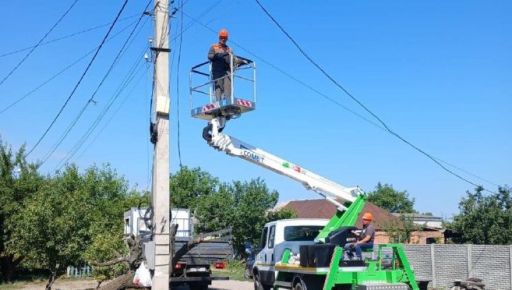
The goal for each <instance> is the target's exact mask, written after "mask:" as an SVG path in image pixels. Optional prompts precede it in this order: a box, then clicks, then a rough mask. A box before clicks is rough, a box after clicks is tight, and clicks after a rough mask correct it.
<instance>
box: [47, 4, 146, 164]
mask: <svg viewBox="0 0 512 290" xmlns="http://www.w3.org/2000/svg"><path fill="white" fill-rule="evenodd" d="M151 1H152V0H149V1H148V3H147V5H146V7H145V8H144V10H143V11H142V13H141V14H140V17H139V19H138V21H137V23H136V24H135V26H134V27H133V29H132V31H131V32H130V34H129V35H128V37H127V38H126V40H125V41H124V43H123V45H122V46H121V48H120V49H119V51H118V52H117V54H116V56H115V57H114V60H113V61H112V63H111V64H110V67H109V68H108V70H107V72H106V73H105V74H104V75H103V78H102V79H101V81H100V82H99V84H98V85H97V86H96V89H95V90H94V92H93V93H92V95H91V96H90V97H89V99H88V100H87V102H86V103H85V104H84V106H83V107H82V109H81V110H80V112H79V113H78V115H77V116H76V117H75V118H74V119H73V121H72V122H71V123H70V124H69V126H68V128H67V129H66V131H65V132H64V133H63V134H62V136H61V137H60V138H59V140H58V141H57V143H56V144H55V145H54V146H53V147H52V149H51V150H50V151H49V152H48V154H47V155H46V157H45V158H44V159H43V161H42V163H41V164H43V163H45V162H46V160H48V158H50V156H51V155H52V154H53V153H54V152H55V151H56V150H57V148H58V147H59V146H60V144H62V142H63V141H64V139H66V137H67V136H68V134H69V132H71V130H72V129H73V128H74V127H75V125H76V123H77V122H78V121H79V120H80V118H81V117H82V115H83V114H84V112H85V110H86V109H87V107H88V106H89V105H90V104H91V103H96V102H95V101H94V97H95V96H96V94H97V93H98V91H99V90H100V88H101V87H102V85H103V83H104V82H105V80H106V79H107V78H108V76H109V75H110V73H111V72H112V70H113V69H114V67H115V65H116V64H117V63H118V61H119V59H120V58H121V55H122V54H123V53H124V52H125V51H126V47H127V46H128V43H129V42H130V40H133V39H134V38H133V36H134V33H135V31H136V30H137V28H138V27H139V24H140V22H141V21H142V18H143V17H144V15H145V14H144V12H145V11H146V9H147V8H148V7H149V4H150V3H151ZM146 19H147V18H146Z"/></svg>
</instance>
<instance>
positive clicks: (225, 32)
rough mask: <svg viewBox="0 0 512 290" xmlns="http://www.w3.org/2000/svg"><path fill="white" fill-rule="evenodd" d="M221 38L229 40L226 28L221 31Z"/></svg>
mask: <svg viewBox="0 0 512 290" xmlns="http://www.w3.org/2000/svg"><path fill="white" fill-rule="evenodd" d="M219 38H226V39H227V38H228V31H227V30H226V29H224V28H223V29H221V30H220V31H219Z"/></svg>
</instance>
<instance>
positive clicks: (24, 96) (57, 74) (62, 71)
mask: <svg viewBox="0 0 512 290" xmlns="http://www.w3.org/2000/svg"><path fill="white" fill-rule="evenodd" d="M133 24H135V22H132V23H130V24H129V25H127V26H126V27H124V28H122V29H121V30H119V31H118V32H116V33H115V34H113V35H112V36H111V37H110V38H109V39H107V42H109V41H110V40H112V39H114V38H115V37H117V36H119V35H120V34H121V33H123V32H124V31H125V30H126V29H128V28H129V27H130V26H132V25H133ZM96 49H98V46H97V47H95V48H93V49H91V50H89V51H88V52H87V53H86V54H84V55H82V56H81V57H79V58H78V59H76V60H75V61H74V62H72V63H71V64H69V65H68V66H66V67H65V68H63V69H62V70H60V71H59V72H57V73H56V74H54V75H53V76H51V77H50V78H49V79H47V80H45V81H44V82H42V83H41V84H39V85H38V86H37V87H35V88H34V89H32V90H30V91H29V92H27V93H26V94H24V95H23V96H21V97H20V98H18V99H17V100H15V101H13V102H12V103H10V104H9V105H7V106H6V107H5V108H3V109H1V110H0V115H1V114H2V113H5V112H6V111H8V110H9V109H11V108H12V107H14V106H15V105H17V104H18V103H20V102H21V101H23V100H24V99H26V98H27V97H29V96H30V95H32V94H33V93H35V92H37V91H38V90H39V89H41V88H42V87H44V86H45V85H47V84H48V83H50V82H51V81H52V80H54V79H55V78H57V77H58V76H60V75H61V74H63V73H64V72H66V71H68V70H69V69H70V68H72V67H73V66H75V65H76V64H78V63H80V61H82V60H84V59H85V58H86V57H87V56H89V55H91V54H92V53H93V52H94V51H95V50H96Z"/></svg>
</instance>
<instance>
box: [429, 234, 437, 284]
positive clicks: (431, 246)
mask: <svg viewBox="0 0 512 290" xmlns="http://www.w3.org/2000/svg"><path fill="white" fill-rule="evenodd" d="M434 245H435V244H430V262H431V265H432V285H433V286H434V287H437V282H436V259H435V251H434Z"/></svg>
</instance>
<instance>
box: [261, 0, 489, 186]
mask: <svg viewBox="0 0 512 290" xmlns="http://www.w3.org/2000/svg"><path fill="white" fill-rule="evenodd" d="M255 1H256V3H257V4H258V6H259V7H260V8H261V9H262V10H263V12H265V14H266V15H267V16H268V17H269V18H270V19H271V20H272V22H273V23H274V24H275V25H276V26H277V27H278V28H279V30H281V32H282V33H283V34H284V35H285V36H286V37H287V38H288V39H289V40H290V41H291V42H292V43H293V45H294V46H295V47H296V48H297V49H298V50H299V51H300V53H301V54H302V55H303V56H304V57H305V58H306V59H307V60H308V61H309V62H310V63H311V64H313V66H315V67H316V68H317V69H318V70H319V71H320V72H322V74H323V75H324V76H325V77H327V79H329V80H330V81H331V82H332V83H333V84H334V85H335V86H337V87H338V88H339V89H341V90H342V91H343V92H344V93H345V94H346V95H347V96H349V97H350V98H351V99H352V100H353V101H354V102H356V103H357V104H358V105H359V106H360V107H361V108H363V109H364V110H365V111H366V112H368V113H369V114H370V115H372V116H373V117H374V118H375V119H376V120H377V121H378V122H379V123H380V124H381V125H382V126H384V128H385V129H386V131H388V132H389V133H390V134H391V135H393V136H395V137H396V138H398V139H399V140H401V141H402V142H404V143H405V144H407V145H409V146H410V147H412V148H413V149H415V150H416V151H418V152H420V153H421V154H423V155H425V156H426V157H427V158H429V159H430V160H432V161H433V162H434V163H435V164H437V165H438V166H439V167H441V168H442V169H443V170H445V171H446V172H448V173H450V174H452V175H453V176H455V177H457V178H458V179H460V180H462V181H465V182H467V183H469V184H471V185H473V186H475V187H479V186H481V185H479V184H476V183H475V182H473V181H471V180H469V179H467V178H465V177H463V176H461V175H459V174H457V173H456V172H454V171H452V170H450V169H449V168H447V167H446V166H444V165H443V164H441V162H439V161H438V160H437V159H436V158H435V157H433V156H432V155H430V154H429V153H427V152H425V151H424V150H422V149H421V148H419V147H418V146H416V145H414V144H412V143H411V142H410V141H408V140H406V139H405V138H404V137H402V136H400V135H399V134H398V133H396V132H395V131H393V130H392V129H391V128H390V127H389V126H388V125H387V124H386V123H385V122H384V121H383V120H382V119H381V118H380V117H379V116H377V115H376V114H375V113H374V112H372V111H371V110H370V109H369V108H368V107H367V106H365V105H364V104H363V103H362V102H361V101H360V100H358V99H357V98H356V97H355V96H354V95H352V94H351V93H350V92H349V91H348V90H347V89H345V87H343V86H342V85H341V84H340V83H338V82H337V81H336V80H335V79H334V78H333V77H332V76H331V75H330V74H328V73H327V72H326V71H325V70H324V69H323V68H322V67H321V66H320V65H319V64H318V63H317V62H315V61H314V60H313V59H312V58H311V57H310V56H309V55H308V54H307V53H306V52H305V51H304V50H303V49H302V47H301V46H300V45H299V44H298V43H297V42H296V41H295V39H294V38H293V37H292V36H291V35H290V34H289V33H288V32H287V31H286V30H285V29H284V28H283V27H282V26H281V24H279V22H278V21H277V20H276V19H275V18H274V17H273V16H272V15H271V14H270V12H269V11H268V10H267V9H265V7H263V5H262V4H261V3H260V1H259V0H255ZM491 192H492V191H491Z"/></svg>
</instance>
